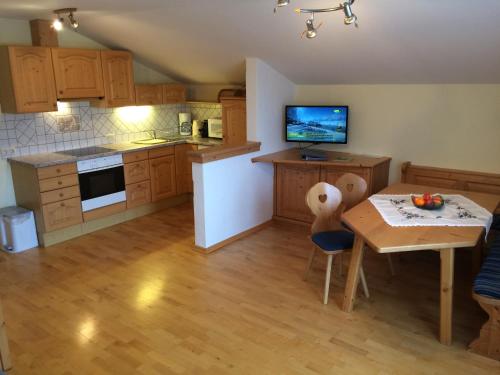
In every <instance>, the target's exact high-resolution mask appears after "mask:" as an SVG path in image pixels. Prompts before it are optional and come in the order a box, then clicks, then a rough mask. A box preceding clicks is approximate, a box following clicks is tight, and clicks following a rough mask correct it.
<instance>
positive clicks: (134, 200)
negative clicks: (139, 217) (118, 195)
mask: <svg viewBox="0 0 500 375" xmlns="http://www.w3.org/2000/svg"><path fill="white" fill-rule="evenodd" d="M126 192H127V208H134V207H138V206H141V205H143V204H146V203H149V202H151V183H150V182H149V181H143V182H139V183H137V184H132V185H127V188H126Z"/></svg>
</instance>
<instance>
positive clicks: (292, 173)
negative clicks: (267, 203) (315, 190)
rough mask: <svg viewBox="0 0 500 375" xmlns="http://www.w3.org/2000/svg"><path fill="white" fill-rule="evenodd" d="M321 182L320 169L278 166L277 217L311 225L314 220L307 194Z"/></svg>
mask: <svg viewBox="0 0 500 375" xmlns="http://www.w3.org/2000/svg"><path fill="white" fill-rule="evenodd" d="M319 180H320V167H319V166H318V167H313V166H309V165H307V166H301V165H290V166H288V165H285V164H278V165H277V166H276V215H277V216H280V217H284V218H287V219H293V220H299V221H304V222H308V223H311V222H312V221H313V220H314V216H313V215H312V213H311V211H310V210H309V207H307V204H306V194H307V192H308V191H309V189H310V188H311V187H312V186H314V185H315V184H316V183H318V182H319Z"/></svg>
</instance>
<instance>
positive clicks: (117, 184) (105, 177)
mask: <svg viewBox="0 0 500 375" xmlns="http://www.w3.org/2000/svg"><path fill="white" fill-rule="evenodd" d="M77 168H78V179H79V181H80V195H81V197H82V210H83V211H84V212H85V211H90V210H95V209H96V208H99V207H104V206H109V205H112V204H115V203H119V202H125V201H126V199H127V198H126V194H125V177H124V172H123V158H122V155H121V154H119V155H111V156H104V157H99V158H94V159H87V160H80V161H78V162H77Z"/></svg>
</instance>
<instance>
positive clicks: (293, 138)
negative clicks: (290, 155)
mask: <svg viewBox="0 0 500 375" xmlns="http://www.w3.org/2000/svg"><path fill="white" fill-rule="evenodd" d="M348 115H349V107H347V106H287V107H286V113H285V122H286V125H285V128H286V129H285V131H286V140H287V141H288V142H312V143H343V144H345V143H347V119H348Z"/></svg>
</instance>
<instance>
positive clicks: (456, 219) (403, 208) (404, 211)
mask: <svg viewBox="0 0 500 375" xmlns="http://www.w3.org/2000/svg"><path fill="white" fill-rule="evenodd" d="M441 196H442V197H443V198H444V201H445V204H444V206H443V207H442V208H440V209H438V210H432V211H431V210H423V209H421V208H417V207H415V206H414V205H413V202H412V200H411V195H410V194H406V195H385V194H376V195H372V196H371V197H370V198H368V199H369V201H370V202H371V203H372V204H373V205H374V206H375V208H376V209H377V210H378V212H379V213H380V215H382V217H383V218H384V220H385V222H386V223H387V224H389V225H391V226H393V227H414V226H453V227H455V226H456V227H476V226H483V227H485V228H486V234H488V231H489V230H490V227H491V223H492V221H493V215H492V214H491V213H490V212H489V211H488V210H486V209H485V208H483V207H481V206H479V205H478V204H476V203H475V202H473V201H471V200H470V199H468V198H466V197H464V196H462V195H448V194H441Z"/></svg>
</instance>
